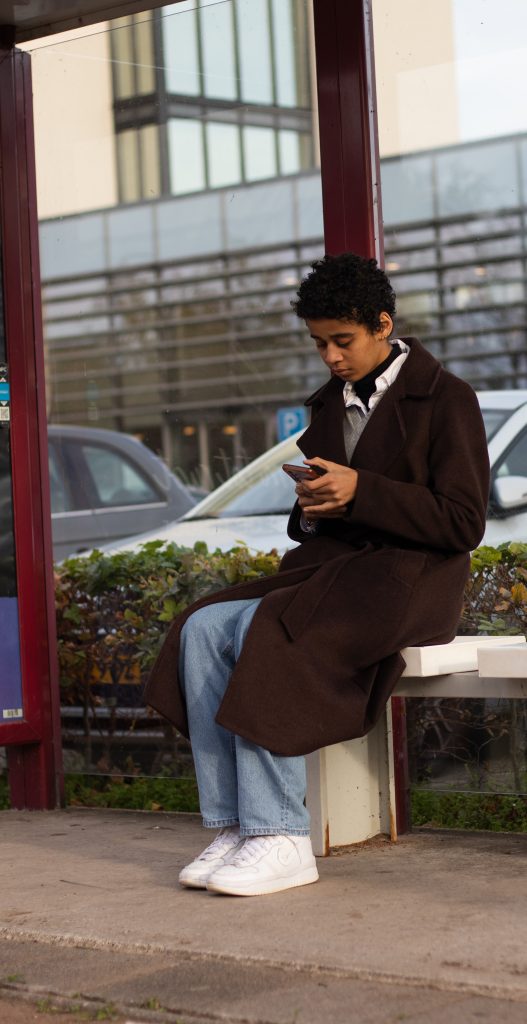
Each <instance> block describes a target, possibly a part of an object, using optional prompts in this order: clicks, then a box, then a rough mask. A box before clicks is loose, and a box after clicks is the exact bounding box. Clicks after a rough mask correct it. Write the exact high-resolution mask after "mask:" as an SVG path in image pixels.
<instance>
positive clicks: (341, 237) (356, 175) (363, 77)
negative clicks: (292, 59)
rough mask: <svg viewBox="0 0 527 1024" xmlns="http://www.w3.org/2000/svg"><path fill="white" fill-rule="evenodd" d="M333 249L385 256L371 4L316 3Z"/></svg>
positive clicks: (327, 225)
mask: <svg viewBox="0 0 527 1024" xmlns="http://www.w3.org/2000/svg"><path fill="white" fill-rule="evenodd" d="M314 17H315V49H316V64H317V86H318V111H319V123H320V163H321V174H322V199H323V207H324V237H325V244H326V251H327V252H328V253H332V254H337V253H339V252H356V253H359V254H360V255H361V256H374V257H375V258H376V259H378V260H379V262H380V263H381V264H382V262H383V257H384V247H383V233H382V213H381V198H380V171H379V146H378V135H377V114H376V93H375V67H374V55H373V33H372V22H371V3H370V0H314Z"/></svg>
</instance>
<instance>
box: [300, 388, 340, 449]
mask: <svg viewBox="0 0 527 1024" xmlns="http://www.w3.org/2000/svg"><path fill="white" fill-rule="evenodd" d="M343 387H344V385H343V383H342V381H341V380H339V378H338V377H331V379H330V380H329V381H328V382H327V384H325V385H324V387H322V388H320V389H319V391H316V392H315V394H314V395H312V396H311V398H308V400H307V402H306V405H310V406H312V408H313V413H312V419H311V423H310V425H309V427H308V428H307V430H305V431H304V433H303V434H302V437H300V438H299V440H298V442H297V443H298V447H299V448H300V451H301V452H303V453H304V455H305V456H306V458H307V459H315V458H316V457H317V456H320V457H321V458H324V459H329V461H330V462H339V463H340V464H341V465H343V466H345V465H346V462H347V459H346V449H345V447H344V427H343V420H344V401H343V398H342V389H343Z"/></svg>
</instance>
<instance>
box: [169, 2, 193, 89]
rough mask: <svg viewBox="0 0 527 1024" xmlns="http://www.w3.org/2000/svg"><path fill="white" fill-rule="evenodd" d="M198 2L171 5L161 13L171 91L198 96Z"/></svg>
mask: <svg viewBox="0 0 527 1024" xmlns="http://www.w3.org/2000/svg"><path fill="white" fill-rule="evenodd" d="M196 8H197V0H181V2H180V3H178V4H169V5H168V7H163V8H162V12H161V31H162V34H163V66H164V69H165V86H166V90H167V92H174V93H182V94H183V95H184V96H198V95H199V94H200V92H201V79H200V73H199V51H198V25H197V13H196Z"/></svg>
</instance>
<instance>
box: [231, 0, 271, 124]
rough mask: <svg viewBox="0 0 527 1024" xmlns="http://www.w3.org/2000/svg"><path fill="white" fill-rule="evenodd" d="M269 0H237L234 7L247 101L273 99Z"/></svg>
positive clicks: (258, 101) (243, 84) (242, 78)
mask: <svg viewBox="0 0 527 1024" xmlns="http://www.w3.org/2000/svg"><path fill="white" fill-rule="evenodd" d="M268 10H269V8H268V4H267V0H250V2H248V0H238V3H237V5H236V7H235V11H236V21H237V30H238V31H237V37H238V49H239V53H240V79H241V82H240V85H241V88H240V93H241V98H242V100H245V102H247V103H265V104H271V103H273V102H274V95H273V75H272V65H271V60H272V56H271V38H270V33H269V18H268Z"/></svg>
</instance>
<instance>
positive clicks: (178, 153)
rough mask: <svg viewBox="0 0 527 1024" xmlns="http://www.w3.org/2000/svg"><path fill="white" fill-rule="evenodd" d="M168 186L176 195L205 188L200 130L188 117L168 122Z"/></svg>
mask: <svg viewBox="0 0 527 1024" xmlns="http://www.w3.org/2000/svg"><path fill="white" fill-rule="evenodd" d="M168 147H169V157H170V183H171V190H172V192H173V193H174V194H175V195H178V194H181V193H183V192H197V191H199V190H200V189H203V188H205V184H206V178H205V159H204V153H203V128H202V125H201V123H200V122H199V121H192V120H190V118H183V117H181V118H172V120H170V121H169V122H168Z"/></svg>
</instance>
